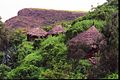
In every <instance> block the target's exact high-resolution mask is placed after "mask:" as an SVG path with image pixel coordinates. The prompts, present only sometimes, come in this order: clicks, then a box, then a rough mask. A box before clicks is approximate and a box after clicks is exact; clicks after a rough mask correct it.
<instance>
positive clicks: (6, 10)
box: [0, 0, 106, 22]
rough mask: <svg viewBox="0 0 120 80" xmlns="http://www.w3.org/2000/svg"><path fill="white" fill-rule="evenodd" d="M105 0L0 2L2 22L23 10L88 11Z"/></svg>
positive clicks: (19, 0)
mask: <svg viewBox="0 0 120 80" xmlns="http://www.w3.org/2000/svg"><path fill="white" fill-rule="evenodd" d="M104 2H106V0H0V3H1V4H0V16H1V17H2V21H3V22H4V21H5V20H7V19H9V18H11V17H13V16H16V15H17V12H18V11H19V10H21V9H23V8H45V9H55V10H71V11H89V10H90V9H91V5H93V6H94V7H96V6H97V5H101V4H103V3H104Z"/></svg>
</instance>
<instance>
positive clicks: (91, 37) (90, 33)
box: [69, 26, 103, 45]
mask: <svg viewBox="0 0 120 80" xmlns="http://www.w3.org/2000/svg"><path fill="white" fill-rule="evenodd" d="M102 38H103V35H102V34H101V33H100V32H99V31H98V30H97V29H96V28H95V26H92V27H90V28H89V29H88V30H87V31H84V32H82V33H80V34H78V35H77V36H76V37H74V38H72V39H71V40H70V41H69V45H70V44H71V43H73V44H72V45H75V43H80V44H86V45H91V44H94V43H96V42H97V41H98V40H100V39H102Z"/></svg>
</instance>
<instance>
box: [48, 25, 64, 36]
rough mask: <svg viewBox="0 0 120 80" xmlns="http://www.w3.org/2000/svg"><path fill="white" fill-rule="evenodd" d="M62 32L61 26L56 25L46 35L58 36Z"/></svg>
mask: <svg viewBox="0 0 120 80" xmlns="http://www.w3.org/2000/svg"><path fill="white" fill-rule="evenodd" d="M62 32H64V28H63V27H62V26H61V25H57V26H55V27H53V28H52V30H50V31H49V32H48V34H59V33H62Z"/></svg>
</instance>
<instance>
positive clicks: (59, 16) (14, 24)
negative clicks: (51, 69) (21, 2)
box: [5, 8, 85, 28]
mask: <svg viewBox="0 0 120 80" xmlns="http://www.w3.org/2000/svg"><path fill="white" fill-rule="evenodd" d="M84 15H85V13H84V12H71V11H61V10H46V9H36V8H24V9H22V10H20V11H18V14H17V16H15V17H12V18H10V19H8V20H6V21H5V26H6V27H10V28H18V27H40V26H43V25H51V24H54V23H55V22H60V21H64V20H65V21H69V20H74V19H75V18H77V17H80V16H84Z"/></svg>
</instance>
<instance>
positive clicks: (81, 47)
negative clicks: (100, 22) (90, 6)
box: [68, 25, 106, 60]
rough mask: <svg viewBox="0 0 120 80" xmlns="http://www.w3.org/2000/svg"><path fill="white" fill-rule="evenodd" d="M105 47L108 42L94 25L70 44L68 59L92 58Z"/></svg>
mask: <svg viewBox="0 0 120 80" xmlns="http://www.w3.org/2000/svg"><path fill="white" fill-rule="evenodd" d="M105 45H106V40H105V37H104V35H103V34H101V33H100V32H99V31H98V30H97V29H96V28H95V26H94V25H93V26H91V27H90V28H89V29H88V30H86V31H84V32H82V33H80V34H78V35H77V36H76V37H74V38H72V39H71V40H70V41H69V42H68V46H69V53H68V58H73V59H81V58H91V57H93V55H94V53H96V52H97V51H98V50H101V49H102V48H104V47H103V46H105ZM90 60H91V59H90Z"/></svg>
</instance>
